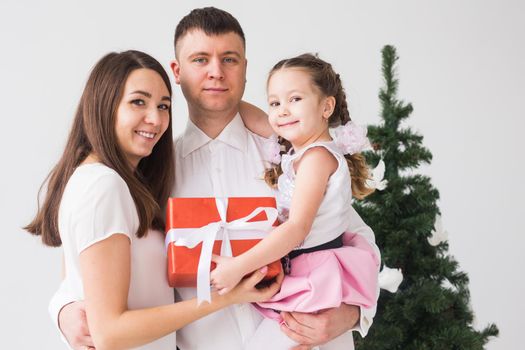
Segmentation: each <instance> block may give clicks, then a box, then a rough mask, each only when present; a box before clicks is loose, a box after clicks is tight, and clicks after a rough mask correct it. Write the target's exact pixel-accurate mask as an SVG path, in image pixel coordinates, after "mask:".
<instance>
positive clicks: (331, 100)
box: [323, 96, 335, 119]
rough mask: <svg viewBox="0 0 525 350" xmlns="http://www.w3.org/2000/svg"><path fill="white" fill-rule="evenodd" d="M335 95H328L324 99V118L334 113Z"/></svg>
mask: <svg viewBox="0 0 525 350" xmlns="http://www.w3.org/2000/svg"><path fill="white" fill-rule="evenodd" d="M334 108H335V97H334V96H328V97H326V98H325V100H324V108H323V118H325V119H328V118H330V116H331V115H332V113H334Z"/></svg>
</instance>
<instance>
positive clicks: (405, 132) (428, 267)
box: [354, 46, 498, 350]
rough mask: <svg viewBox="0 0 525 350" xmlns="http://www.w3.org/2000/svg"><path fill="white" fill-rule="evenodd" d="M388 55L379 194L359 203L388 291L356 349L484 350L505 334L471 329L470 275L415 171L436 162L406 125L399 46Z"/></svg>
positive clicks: (377, 143)
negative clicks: (373, 238)
mask: <svg viewBox="0 0 525 350" xmlns="http://www.w3.org/2000/svg"><path fill="white" fill-rule="evenodd" d="M382 54H383V67H382V69H383V75H384V80H385V86H384V87H383V88H382V89H381V91H380V94H379V98H380V102H381V107H382V112H381V117H382V124H381V125H378V126H370V127H369V128H368V135H369V138H370V141H371V142H372V145H373V146H374V151H370V152H367V153H366V157H367V160H368V161H369V163H370V164H378V167H377V168H376V171H375V172H374V179H373V180H371V185H372V186H374V187H377V190H376V192H375V193H373V194H372V195H370V196H368V197H367V198H366V199H365V200H362V201H356V202H355V203H354V204H355V208H356V209H357V211H358V212H359V213H360V215H361V216H362V218H363V219H364V220H365V222H366V223H367V224H368V225H370V227H372V229H373V230H374V232H375V235H376V240H377V244H378V246H379V248H380V250H381V254H382V256H381V258H382V264H383V270H384V271H383V272H382V275H381V278H380V285H381V284H382V287H383V288H384V289H381V294H380V297H379V301H378V308H377V314H376V316H375V318H374V325H373V326H372V328H371V329H370V332H369V334H368V335H367V336H366V338H364V339H361V338H358V337H356V338H358V339H356V349H358V350H392V349H402V350H436V349H461V350H474V349H483V346H484V344H486V343H487V341H488V340H489V337H492V336H496V335H497V334H498V329H497V327H496V326H495V325H493V324H491V325H489V326H487V327H486V328H485V329H483V330H482V331H477V330H475V329H474V328H473V326H472V321H473V313H472V310H471V309H470V303H469V298H470V297H469V290H468V277H467V275H466V274H465V273H464V272H461V271H460V270H459V269H458V263H457V262H456V261H455V260H454V259H453V258H452V257H451V256H450V255H448V254H447V251H448V243H447V242H446V233H445V232H444V230H443V228H442V227H441V224H440V219H439V214H440V212H439V208H438V207H437V203H436V202H437V200H438V198H439V193H438V191H437V190H436V189H435V188H434V187H433V186H432V184H431V181H430V178H429V177H427V176H422V175H418V174H413V173H412V172H411V170H414V169H416V168H417V167H418V166H419V165H421V164H422V163H430V161H431V160H432V154H431V153H430V152H429V151H428V150H427V149H426V148H425V147H423V146H422V140H423V137H422V136H420V135H418V134H416V133H414V132H413V131H412V130H410V128H404V127H402V126H401V122H402V121H403V120H404V119H406V118H408V117H409V115H410V114H411V112H412V106H411V105H410V104H405V103H404V102H402V101H400V100H398V99H397V87H398V81H397V78H396V75H395V64H396V61H397V59H398V57H397V55H396V50H395V48H394V47H392V46H385V47H384V48H383V50H382ZM382 162H384V165H383V163H382ZM383 166H384V168H383ZM383 171H384V174H383ZM383 175H384V179H383V178H382V177H383ZM389 268H393V269H399V270H390V269H389ZM387 272H388V274H387ZM392 273H393V275H392ZM401 273H402V282H401V284H399V283H397V284H399V288H397V285H396V283H395V280H396V279H397V281H398V282H399V281H400V280H401V277H400V276H401ZM392 284H393V285H392ZM386 289H388V291H387V290H386Z"/></svg>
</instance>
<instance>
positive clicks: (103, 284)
mask: <svg viewBox="0 0 525 350" xmlns="http://www.w3.org/2000/svg"><path fill="white" fill-rule="evenodd" d="M80 268H81V273H82V281H83V283H84V293H85V303H86V314H87V318H88V320H87V321H88V324H89V328H90V331H91V336H92V338H93V342H94V344H95V348H96V349H97V350H104V349H112V350H114V349H128V348H134V347H137V346H140V345H142V344H146V343H149V342H151V341H153V340H156V339H158V338H161V337H163V336H165V335H167V334H169V333H171V332H173V331H175V330H177V329H179V328H181V327H183V326H185V325H187V324H188V323H190V322H193V321H195V320H197V319H199V318H201V317H203V316H206V315H208V314H210V313H212V312H214V311H217V310H219V309H221V308H223V307H226V306H228V305H231V304H234V303H244V302H253V301H256V300H265V299H268V298H269V297H271V296H272V295H273V294H275V293H276V292H277V290H278V288H279V286H278V284H279V283H276V284H274V285H272V286H270V287H269V288H267V289H265V290H262V291H259V290H257V289H255V288H254V286H255V284H256V283H258V281H260V280H261V279H262V277H264V274H265V271H259V272H257V273H255V274H254V275H255V277H254V278H252V277H250V279H249V280H247V281H246V282H243V283H242V284H240V285H239V288H235V289H234V292H233V293H231V294H232V295H225V296H219V295H217V294H216V293H213V294H212V302H211V303H202V304H201V305H200V306H199V305H197V301H196V299H192V300H186V301H181V302H177V303H174V304H171V305H165V306H159V307H152V308H147V309H140V310H128V308H127V297H128V291H129V285H130V241H129V238H128V237H126V236H125V235H123V234H114V235H112V236H110V237H109V238H106V239H104V240H102V241H100V242H98V243H95V244H94V245H92V246H91V247H89V248H87V249H86V250H84V251H82V253H81V254H80ZM229 294H230V293H229Z"/></svg>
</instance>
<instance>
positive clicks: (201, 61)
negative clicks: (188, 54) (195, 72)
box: [193, 57, 206, 63]
mask: <svg viewBox="0 0 525 350" xmlns="http://www.w3.org/2000/svg"><path fill="white" fill-rule="evenodd" d="M193 62H196V63H205V62H206V59H205V58H203V57H198V58H194V59H193Z"/></svg>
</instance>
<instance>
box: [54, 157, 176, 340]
mask: <svg viewBox="0 0 525 350" xmlns="http://www.w3.org/2000/svg"><path fill="white" fill-rule="evenodd" d="M138 226H139V219H138V215H137V210H136V208H135V203H134V202H133V198H132V197H131V193H130V192H129V189H128V186H127V185H126V183H125V182H124V180H123V179H122V178H121V177H120V176H119V175H118V173H117V172H116V171H114V170H113V169H111V168H108V167H107V166H105V165H103V164H101V163H90V164H85V165H81V166H79V167H78V168H77V169H76V170H75V172H74V173H73V175H72V176H71V178H70V179H69V181H68V183H67V185H66V188H65V190H64V194H63V196H62V201H61V203H60V209H59V212H58V229H59V232H60V238H61V239H62V246H63V249H64V259H65V269H66V275H65V278H64V280H63V282H62V286H61V287H60V288H61V289H62V288H64V289H66V290H67V293H68V294H69V295H70V296H72V297H74V298H75V299H76V300H84V299H85V298H84V288H83V283H82V278H81V274H80V264H79V255H80V253H81V252H82V251H83V250H85V249H87V248H89V247H90V246H92V245H93V244H95V243H97V242H100V241H102V240H104V239H106V238H108V237H110V236H111V235H114V234H124V235H126V236H127V237H128V238H129V240H130V243H131V244H130V249H131V266H130V267H131V275H130V276H131V280H130V287H129V294H128V308H129V309H140V308H147V307H154V306H159V305H166V304H171V303H173V289H171V288H170V287H169V286H168V282H167V275H166V254H165V253H164V250H165V248H164V237H163V235H162V234H161V233H160V232H158V231H152V230H150V231H149V232H148V235H147V236H146V237H143V238H137V237H136V236H135V233H136V232H137V228H138ZM175 344H176V339H175V333H172V334H170V335H168V336H166V337H164V338H161V339H159V340H157V341H155V342H153V343H150V344H147V345H145V346H142V347H140V348H137V349H144V350H146V349H147V350H160V349H174V348H175Z"/></svg>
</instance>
